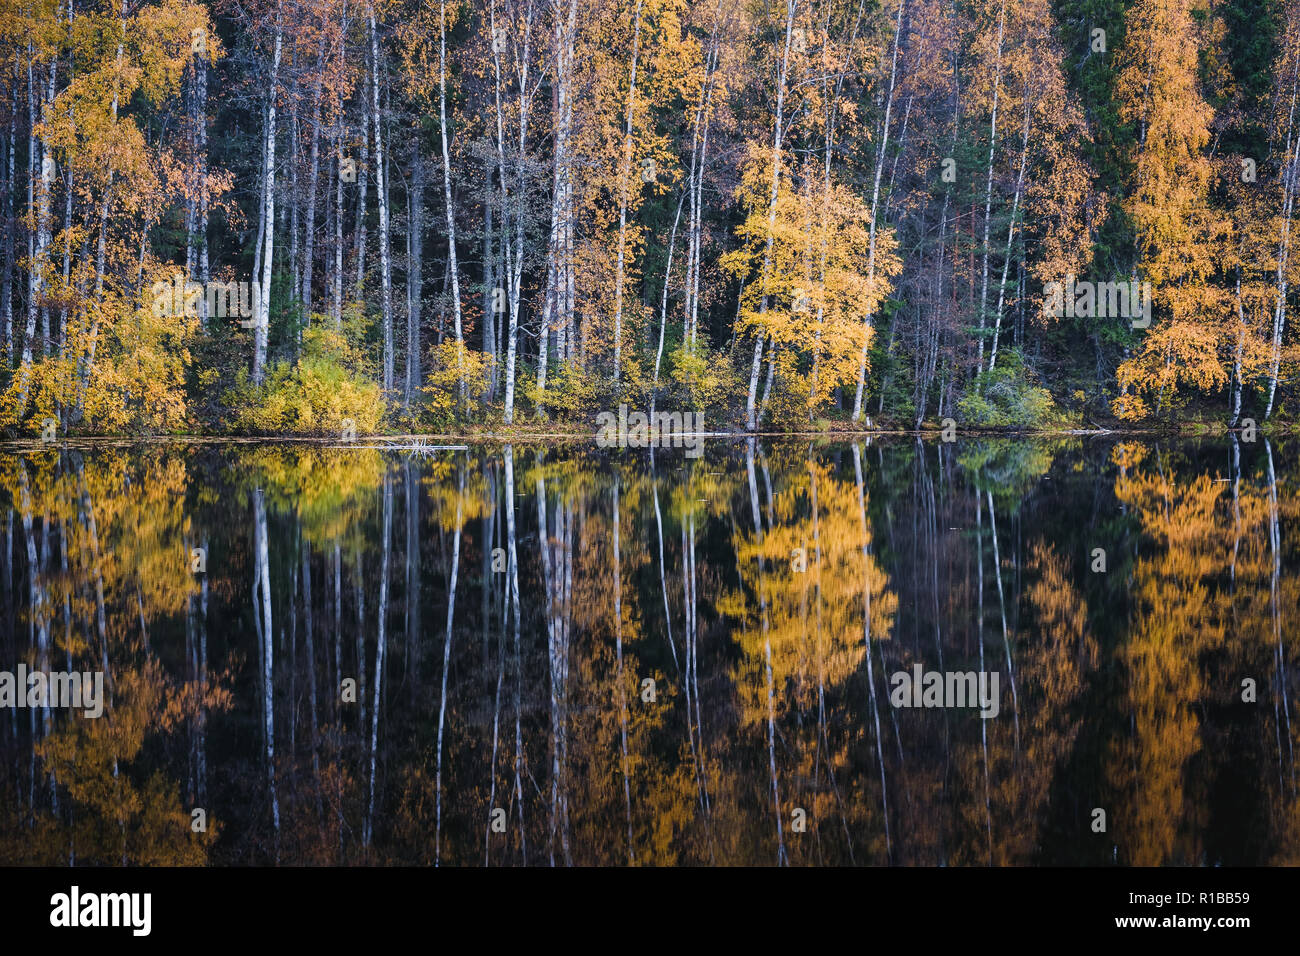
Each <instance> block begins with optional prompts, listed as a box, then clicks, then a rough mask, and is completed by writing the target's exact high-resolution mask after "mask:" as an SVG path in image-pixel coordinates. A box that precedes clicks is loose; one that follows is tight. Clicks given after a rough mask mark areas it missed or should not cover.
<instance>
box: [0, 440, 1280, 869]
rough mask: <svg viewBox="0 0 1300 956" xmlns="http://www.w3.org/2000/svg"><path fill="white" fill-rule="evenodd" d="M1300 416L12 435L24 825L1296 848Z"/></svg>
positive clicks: (1121, 850)
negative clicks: (87, 710)
mask: <svg viewBox="0 0 1300 956" xmlns="http://www.w3.org/2000/svg"><path fill="white" fill-rule="evenodd" d="M1295 450H1296V445H1295V443H1293V442H1282V443H1279V442H1278V441H1276V440H1274V441H1272V442H1269V441H1266V440H1264V439H1263V438H1262V437H1261V438H1260V439H1259V440H1258V441H1257V442H1254V443H1240V444H1238V443H1236V442H1233V441H1231V440H1230V439H1216V440H1203V441H1183V442H1180V441H1174V442H1169V441H1165V440H1155V439H1150V440H1132V439H1126V440H1118V439H1114V438H1098V437H1089V438H1063V439H1056V440H1018V439H1017V440H967V441H958V442H955V443H948V444H944V443H937V442H925V443H922V442H918V441H915V440H912V439H905V438H899V439H884V440H875V441H871V442H859V443H857V444H835V443H809V442H806V441H805V442H798V441H772V440H762V441H758V442H749V441H746V440H744V439H735V440H728V439H709V440H708V441H707V442H706V445H705V453H704V455H703V457H700V458H697V459H692V458H688V457H685V455H684V454H683V452H682V451H681V450H671V449H669V450H660V451H657V452H655V453H654V454H653V456H652V454H651V453H650V452H649V451H646V450H627V451H623V452H617V451H612V452H611V451H603V450H600V449H597V448H595V447H594V446H592V445H589V444H571V445H560V446H556V445H547V446H543V445H536V444H534V445H514V446H513V447H511V446H508V445H499V444H496V445H472V446H470V447H469V448H468V449H432V450H431V449H428V448H417V449H411V448H407V449H401V448H394V449H376V448H324V447H320V446H308V445H259V444H234V445H232V444H198V445H179V444H178V445H170V444H167V445H151V446H142V447H137V448H130V447H125V446H123V447H107V446H105V447H83V448H75V449H70V448H51V449H40V448H32V447H28V448H26V449H21V450H20V449H17V448H16V447H13V446H11V447H9V448H8V449H6V450H0V548H2V553H0V671H9V672H16V671H17V669H18V666H19V665H20V664H21V665H24V666H25V667H26V668H27V669H29V670H31V669H37V670H43V671H64V670H76V671H84V672H95V671H100V672H102V673H103V674H104V675H105V678H104V679H105V689H104V696H105V711H104V715H103V716H102V717H100V718H98V719H88V718H86V717H84V716H83V715H82V713H81V711H80V710H76V711H73V710H69V709H60V708H58V707H41V706H36V707H22V708H17V707H0V863H5V864H13V863H45V864H56V865H58V864H67V863H76V864H108V865H117V864H122V863H128V864H157V863H205V862H206V863H211V864H268V865H269V864H275V863H277V862H278V863H282V864H290V863H310V864H329V863H377V864H388V863H416V864H431V863H435V862H440V863H443V864H458V865H484V864H487V865H493V866H496V865H518V864H529V865H550V864H555V865H565V864H593V863H600V864H626V863H633V864H649V865H668V864H708V863H717V864H764V865H769V864H771V865H774V864H783V863H788V864H791V865H808V864H858V865H885V864H896V865H915V864H923V865H935V864H948V865H981V866H982V865H987V864H989V863H992V864H995V865H1000V864H1061V863H1082V864H1097V865H1107V864H1115V863H1119V864H1199V865H1205V864H1208V865H1214V864H1226V865H1233V864H1277V863H1291V864H1295V863H1297V862H1300V798H1298V796H1297V779H1296V763H1295V757H1296V750H1297V744H1298V743H1300V741H1297V737H1298V736H1300V711H1297V710H1296V700H1297V697H1300V669H1298V667H1297V663H1298V658H1300V646H1298V644H1297V627H1296V623H1295V622H1296V620H1297V606H1296V605H1297V598H1298V597H1300V549H1298V548H1297V542H1298V541H1300V521H1298V519H1300V507H1297V495H1296V486H1297V477H1298V473H1297V464H1296V456H1295ZM195 549H201V550H200V551H199V553H198V554H195ZM196 565H201V566H204V567H205V568H206V570H200V571H196V570H194V568H195V566H196ZM917 667H919V668H920V671H921V672H927V671H942V672H959V671H961V672H984V673H986V674H989V675H992V674H994V673H996V674H997V675H998V679H999V683H998V691H999V693H998V700H997V703H998V710H997V714H996V716H993V717H990V718H989V719H982V718H981V716H980V712H979V710H978V709H977V708H971V707H956V706H949V707H901V706H894V702H892V701H891V694H892V693H893V691H894V688H895V686H896V679H895V678H894V675H895V674H898V673H900V672H906V673H908V674H909V675H910V674H912V673H914V668H917ZM895 697H896V695H895ZM909 701H910V697H909ZM950 703H951V702H950ZM1099 810H1100V811H1104V829H1099V827H1101V825H1102V819H1101V817H1100V816H1099V814H1098V812H1097V811H1099ZM204 824H206V828H204ZM196 831H197V832H196Z"/></svg>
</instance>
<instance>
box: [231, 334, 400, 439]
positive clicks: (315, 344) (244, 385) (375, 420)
mask: <svg viewBox="0 0 1300 956" xmlns="http://www.w3.org/2000/svg"><path fill="white" fill-rule="evenodd" d="M363 366H364V361H363V360H362V358H361V355H360V353H359V352H358V351H357V350H356V349H355V348H353V346H351V345H350V344H349V342H348V340H347V338H346V337H345V336H344V335H343V333H341V332H339V331H337V330H335V329H332V328H330V327H328V326H324V325H318V326H314V327H312V328H310V329H307V330H306V331H305V332H304V333H303V341H302V355H301V357H300V358H299V360H298V362H297V363H296V364H293V363H289V362H275V363H272V364H271V365H270V366H268V367H267V369H266V377H265V380H264V381H263V383H262V384H261V385H260V386H258V385H254V384H253V383H252V382H251V381H249V376H248V371H247V369H245V368H240V369H239V370H238V371H237V372H236V378H235V384H234V387H233V388H231V389H230V390H229V391H228V392H227V393H226V395H225V396H224V398H223V399H222V403H223V404H224V405H225V406H226V408H227V409H229V414H228V416H227V421H228V423H229V427H230V429H231V430H232V431H237V432H257V433H278V434H289V435H323V434H329V433H332V432H339V431H342V429H343V427H344V425H343V423H344V420H345V419H351V420H352V422H353V424H354V425H355V426H356V430H357V432H358V433H362V434H365V433H369V432H375V431H377V430H378V429H379V425H380V422H381V421H382V420H383V417H384V412H385V408H386V406H385V403H384V400H383V398H382V395H381V392H380V388H379V386H378V385H377V384H375V383H374V382H373V381H372V380H371V379H369V378H368V377H367V376H366V370H365V369H364V367H363Z"/></svg>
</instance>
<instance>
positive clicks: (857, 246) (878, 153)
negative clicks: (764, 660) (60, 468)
mask: <svg viewBox="0 0 1300 956" xmlns="http://www.w3.org/2000/svg"><path fill="white" fill-rule="evenodd" d="M1298 98H1300V2H1297V0H1213V2H1205V0H1131V2H1129V0H953V2H938V0H785V2H784V3H770V2H767V0H764V2H761V3H760V2H757V0H698V2H695V3H687V2H684V0H420V2H415V0H366V2H364V3H362V2H357V0H301V2H300V0H205V2H194V0H0V183H2V185H0V350H2V351H3V355H4V361H3V363H2V364H0V435H3V436H5V437H9V438H14V437H32V436H36V435H39V434H41V433H42V431H43V430H44V431H45V432H46V434H47V435H48V434H49V433H51V432H53V431H57V432H58V433H59V434H62V435H169V434H213V435H223V434H235V435H301V436H311V435H317V436H320V435H330V434H336V433H337V432H338V431H339V430H340V429H346V428H348V427H354V428H355V429H356V430H358V431H361V432H364V433H378V432H412V431H417V432H428V431H432V432H466V433H468V432H474V431H476V430H478V431H483V430H491V429H505V430H510V429H520V428H538V427H541V428H544V429H560V430H562V429H563V428H565V427H570V428H578V429H587V430H590V429H592V428H593V427H594V425H593V422H594V420H595V416H596V415H598V414H599V413H601V412H610V410H611V409H618V408H619V407H620V406H621V405H622V404H627V405H628V406H629V407H632V408H649V409H651V410H653V409H655V408H659V409H663V410H672V411H674V412H682V413H686V414H695V415H698V416H701V419H702V421H703V423H704V426H705V427H706V428H708V429H712V430H732V431H750V432H752V431H760V430H761V431H791V432H793V431H818V430H832V429H842V430H865V429H875V428H892V429H904V430H912V429H922V428H928V427H938V425H939V423H940V422H942V421H943V420H945V419H951V420H952V421H954V422H956V423H957V424H958V425H959V426H961V427H968V428H973V429H987V428H1016V429H1063V428H1084V427H1088V428H1131V427H1141V428H1153V427H1160V428H1167V427H1183V428H1185V427H1188V426H1189V425H1190V426H1193V427H1200V428H1210V427H1214V428H1223V427H1236V426H1240V425H1242V424H1243V423H1249V425H1250V426H1252V427H1253V425H1254V424H1255V422H1259V423H1261V424H1268V425H1269V426H1276V427H1282V428H1284V427H1287V424H1288V421H1295V419H1294V418H1293V417H1292V416H1293V414H1294V413H1293V410H1292V406H1291V404H1290V401H1289V400H1290V399H1291V398H1292V397H1293V395H1294V394H1295V390H1294V379H1295V374H1296V372H1295V370H1296V366H1297V351H1296V336H1295V334H1294V331H1293V330H1291V329H1288V323H1287V318H1288V310H1289V307H1290V306H1291V305H1293V304H1296V300H1297V294H1296V290H1295V288H1294V286H1295V285H1296V279H1297V278H1300V276H1297V270H1298V264H1297V263H1296V262H1295V261H1293V260H1292V259H1291V257H1290V246H1291V226H1292V220H1293V214H1294V205H1295V198H1296V192H1297V187H1298V183H1297V179H1298V178H1300V122H1298V117H1297V110H1296V107H1297V100H1298ZM1062 300H1065V301H1062ZM1138 301H1140V302H1141V306H1140V307H1138V306H1137V305H1136V303H1137V302H1138ZM1293 324H1294V323H1293ZM51 422H52V423H53V424H51Z"/></svg>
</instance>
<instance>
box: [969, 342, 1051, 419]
mask: <svg viewBox="0 0 1300 956" xmlns="http://www.w3.org/2000/svg"><path fill="white" fill-rule="evenodd" d="M957 411H958V414H959V416H960V421H961V423H962V424H963V425H966V426H969V427H975V428H1035V427H1038V426H1042V425H1046V424H1049V423H1050V422H1052V421H1054V420H1056V419H1057V418H1059V417H1060V413H1059V410H1058V409H1057V407H1056V405H1055V403H1054V402H1053V401H1052V396H1051V393H1049V392H1048V391H1047V389H1045V388H1043V387H1042V386H1040V385H1039V384H1038V380H1037V376H1035V375H1034V373H1033V371H1032V370H1031V369H1029V368H1028V367H1027V366H1026V365H1025V364H1024V360H1023V358H1022V357H1021V355H1020V353H1019V352H1017V351H1016V350H1014V349H1007V350H1006V351H1003V352H1001V353H999V354H998V364H997V367H996V368H994V369H993V370H992V371H988V372H984V373H983V374H981V375H978V376H976V378H975V380H974V382H973V383H972V385H971V389H970V391H968V392H967V393H966V394H965V395H963V396H962V398H961V399H960V400H959V401H958V402H957Z"/></svg>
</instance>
